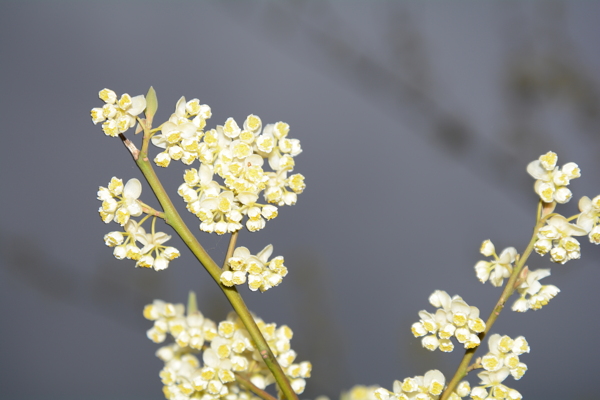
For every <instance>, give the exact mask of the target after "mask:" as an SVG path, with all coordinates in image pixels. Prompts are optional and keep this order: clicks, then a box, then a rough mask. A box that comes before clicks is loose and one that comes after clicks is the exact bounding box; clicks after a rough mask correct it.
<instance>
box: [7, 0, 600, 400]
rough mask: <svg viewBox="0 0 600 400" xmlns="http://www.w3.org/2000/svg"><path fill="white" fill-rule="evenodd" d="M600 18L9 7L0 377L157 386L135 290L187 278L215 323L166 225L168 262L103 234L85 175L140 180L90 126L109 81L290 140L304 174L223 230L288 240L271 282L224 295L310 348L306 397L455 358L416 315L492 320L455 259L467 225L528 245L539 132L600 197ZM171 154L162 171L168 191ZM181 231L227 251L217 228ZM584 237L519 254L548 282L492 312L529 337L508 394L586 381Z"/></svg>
mask: <svg viewBox="0 0 600 400" xmlns="http://www.w3.org/2000/svg"><path fill="white" fill-rule="evenodd" d="M599 18H600V3H598V2H570V3H558V2H553V3H549V2H543V3H542V2H540V3H527V4H522V3H517V2H509V3H508V4H506V3H500V2H486V3H485V4H480V3H477V2H451V3H444V4H441V3H440V4H438V3H433V2H425V3H417V2H409V3H404V2H403V3H397V2H374V3H371V2H369V3H367V2H300V1H296V2H284V3H282V4H279V3H276V2H252V3H250V2H247V3H234V2H224V3H217V2H201V3H197V2H158V1H155V2H117V1H105V2H102V3H99V2H98V3H88V2H82V3H79V2H69V1H62V2H58V1H55V2H51V1H46V2H2V4H1V5H0V59H1V61H0V65H1V72H2V75H1V79H0V85H1V87H0V116H1V119H0V121H1V124H2V134H1V135H2V136H1V137H2V146H0V157H1V158H0V160H1V163H2V164H1V169H0V171H1V172H0V173H1V188H2V189H1V191H2V197H1V199H2V212H0V239H1V254H0V315H1V319H0V338H1V339H2V340H1V342H0V343H1V344H0V397H1V398H3V399H14V400H21V399H23V400H24V399H41V398H44V399H94V400H95V399H160V398H162V393H161V390H160V389H161V383H160V380H159V378H158V371H159V369H160V368H161V362H160V361H159V360H158V359H156V358H155V356H154V351H155V350H156V348H157V347H158V346H157V345H155V344H153V343H151V342H150V341H149V340H148V339H146V337H145V331H146V329H148V328H149V327H150V323H149V322H148V321H146V320H144V319H143V318H142V313H141V312H142V307H143V305H144V304H147V303H150V302H151V301H152V300H153V299H154V298H161V299H164V300H167V301H173V302H181V301H185V299H186V296H187V292H188V291H189V290H195V291H197V292H198V297H199V301H200V307H201V309H202V310H203V311H204V313H205V314H206V315H207V316H209V317H210V318H212V319H215V320H220V319H223V318H224V317H225V315H226V313H227V312H228V311H229V310H230V308H229V305H228V304H227V303H225V299H224V297H223V296H222V295H221V294H220V293H219V291H218V289H217V288H216V287H215V285H214V284H213V282H211V280H210V278H209V276H208V274H207V273H205V272H204V271H203V270H202V268H200V267H199V266H198V265H197V264H196V263H195V262H194V259H193V258H192V257H191V256H190V254H189V252H188V251H186V250H184V249H183V248H181V244H180V242H179V241H178V240H173V241H172V242H173V243H174V245H176V246H177V245H179V247H180V248H181V249H182V253H183V255H182V257H181V258H180V259H178V260H176V261H174V262H173V263H172V265H171V266H170V267H169V268H168V270H166V271H164V272H161V273H156V272H154V271H148V270H139V269H135V268H134V267H133V263H132V262H130V261H117V260H115V259H114V258H113V257H112V254H111V251H110V250H109V249H107V248H106V247H105V246H104V244H103V242H102V236H103V235H104V234H105V233H106V232H108V231H109V230H113V229H114V228H115V227H116V225H109V226H107V225H105V224H103V223H102V222H101V221H100V219H99V217H98V215H97V212H96V210H97V208H98V207H99V202H98V201H97V200H96V199H95V194H96V190H97V187H98V186H99V185H106V184H107V182H108V181H109V179H110V178H111V177H112V176H114V175H116V176H119V177H122V178H123V179H129V178H132V177H141V174H140V173H139V171H138V170H137V169H136V167H135V165H134V164H133V163H132V160H131V158H130V157H129V155H128V153H127V152H126V150H125V148H124V147H123V146H122V145H121V143H120V141H119V140H118V139H111V138H108V137H106V136H104V134H103V133H102V132H101V130H100V127H99V126H93V125H92V123H91V121H90V116H89V111H90V109H91V108H92V107H97V106H99V105H101V101H100V100H99V99H98V98H97V93H98V91H99V90H100V89H102V88H104V87H108V88H111V89H113V90H115V91H116V92H117V93H123V92H127V93H130V94H131V95H137V94H143V93H146V91H147V89H148V87H149V86H150V85H153V86H154V88H155V89H156V91H157V93H158V99H159V112H158V117H157V118H158V119H159V120H164V119H165V118H167V117H168V116H169V115H170V113H172V112H173V109H174V105H175V102H176V101H177V99H178V98H179V96H181V95H185V96H186V97H187V98H193V97H199V98H200V99H201V101H202V102H204V103H207V104H209V105H210V106H211V107H212V110H213V117H212V119H211V120H209V122H208V126H209V127H214V126H215V125H216V124H222V123H223V122H224V121H225V119H226V118H227V117H230V116H231V117H234V118H236V120H238V121H243V119H244V118H245V117H246V115H248V114H250V113H254V114H257V115H259V116H260V117H261V118H262V120H263V121H264V122H265V123H269V122H276V121H279V120H283V121H286V122H288V123H289V124H290V126H291V132H290V136H291V137H293V138H298V139H300V140H301V143H302V146H303V149H304V152H303V153H302V154H301V155H300V156H298V157H297V158H296V165H297V168H296V171H297V172H300V173H302V174H304V175H305V176H306V182H307V189H306V191H305V193H303V194H302V195H300V196H299V201H298V204H297V205H296V206H294V207H291V208H284V209H282V210H280V215H279V217H278V218H277V219H276V220H274V221H272V222H270V223H268V224H267V227H266V229H264V230H263V231H261V232H260V233H255V234H249V233H248V232H247V231H243V232H242V234H241V235H240V239H239V244H240V245H246V246H248V247H249V248H250V250H251V251H252V252H257V251H259V250H260V249H262V247H263V246H264V245H266V244H268V243H273V245H274V247H275V254H281V255H284V256H285V259H286V265H287V266H288V268H289V270H290V273H289V275H288V276H287V277H286V278H285V280H284V282H283V284H282V285H281V286H279V287H277V288H275V289H273V290H271V291H269V292H267V293H265V294H260V293H250V292H249V291H248V290H242V292H243V295H244V296H245V298H246V301H247V302H248V304H249V305H250V307H251V308H252V310H253V311H255V312H256V313H257V314H258V315H260V316H261V317H262V318H264V319H265V320H267V321H273V322H277V323H278V324H284V323H285V324H288V325H289V326H291V327H292V328H293V329H294V331H295V336H294V339H293V341H292V345H293V348H294V349H296V350H297V352H298V353H299V359H300V360H305V359H308V360H311V361H312V362H313V365H314V369H313V378H311V379H310V380H309V381H308V386H307V390H306V392H305V393H304V394H303V395H302V396H301V397H303V398H314V397H316V396H317V395H319V394H326V395H329V396H331V397H332V398H336V397H337V395H338V393H339V392H340V391H341V390H344V389H348V388H349V387H351V386H352V385H353V384H356V383H363V384H380V385H383V386H385V387H387V388H391V386H392V382H393V380H394V379H403V378H404V377H407V376H414V375H422V374H423V373H424V372H426V371H427V370H428V369H432V368H439V369H441V370H442V371H443V372H444V373H446V375H448V376H451V374H452V373H453V371H454V368H455V367H456V365H457V363H458V360H459V358H460V357H461V354H462V352H461V351H460V349H458V348H457V349H456V350H455V351H454V352H453V353H452V354H450V355H446V354H440V353H439V352H435V353H430V352H428V351H426V350H424V349H422V348H421V345H420V341H419V339H415V338H414V337H413V336H412V335H411V333H410V325H411V324H412V323H413V322H414V321H416V320H417V312H418V311H419V310H421V309H429V310H431V309H432V307H431V306H430V305H429V304H428V303H427V298H428V296H429V294H430V293H431V292H433V291H434V290H436V289H442V290H446V291H447V292H448V293H450V294H451V295H453V294H460V295H461V296H462V297H463V298H464V299H465V300H466V301H467V302H468V303H469V304H472V305H477V306H478V307H479V308H480V309H481V312H482V315H483V316H487V315H488V313H489V311H490V309H491V307H492V306H493V304H494V303H495V301H496V300H497V297H498V295H499V292H500V291H499V289H497V288H493V287H491V286H490V285H482V284H480V283H479V282H478V281H477V279H476V278H475V274H474V272H473V265H474V264H475V262H476V261H477V260H479V259H481V258H482V256H481V255H479V253H478V249H479V245H480V243H481V241H482V240H484V239H487V238H490V239H492V240H493V242H494V243H495V244H496V246H497V248H499V250H501V249H503V248H504V247H507V246H515V247H517V249H518V250H519V251H521V250H522V249H523V248H524V246H525V244H526V242H527V240H528V238H529V235H530V232H531V228H532V224H533V219H534V211H535V206H536V196H535V195H534V194H533V191H532V190H531V187H532V184H533V180H532V179H531V178H530V177H529V176H527V174H526V172H525V167H526V165H527V163H528V162H529V161H531V160H533V159H535V158H537V157H538V156H539V155H540V154H542V153H545V152H546V151H548V150H554V151H556V152H557V153H558V155H559V163H560V164H564V163H565V162H568V161H575V162H577V163H578V164H579V165H580V167H581V169H582V171H583V177H582V178H580V179H578V180H576V181H574V182H573V184H572V185H571V188H572V190H573V191H574V193H575V196H576V197H577V198H578V197H580V196H582V195H588V196H595V195H596V194H598V193H599V192H600V174H598V171H599V168H600V158H599V157H598V154H599V150H600V137H599V128H600V116H599V113H598V111H599V109H600V108H599V93H600V73H599V71H600V46H599V40H598V39H599V38H600V24H598V21H599ZM182 171H183V168H182V167H181V164H178V163H174V164H173V165H172V166H171V167H170V168H169V169H168V170H161V171H160V173H161V177H164V179H165V181H166V186H167V187H168V188H170V189H172V190H174V189H175V188H176V187H177V186H178V185H179V183H180V182H181V174H182ZM175 197H176V198H177V197H178V196H176V195H175ZM142 198H143V200H144V201H147V202H148V203H151V204H156V202H155V201H154V200H153V198H152V196H151V194H150V192H149V190H148V189H147V188H146V190H145V192H144V193H143V194H142ZM176 201H179V199H178V198H177V199H176ZM179 204H180V205H182V203H181V202H179ZM563 211H564V213H565V214H569V215H570V214H572V213H574V212H576V205H575V202H572V204H569V205H568V206H567V207H564V208H563ZM190 216H191V215H190V214H188V213H186V217H190ZM188 221H190V223H191V224H193V225H194V226H195V225H196V222H195V221H194V218H188ZM194 229H195V228H194ZM199 237H200V240H201V242H202V243H204V244H205V246H206V248H207V249H208V250H209V251H210V252H212V253H213V254H214V255H215V258H216V259H217V260H219V261H220V260H222V258H223V252H224V248H225V246H226V242H227V239H226V238H224V237H217V236H211V235H207V234H201V233H200V232H199ZM582 242H583V241H582ZM582 247H583V249H582V253H583V258H582V260H579V261H573V262H569V263H568V264H567V265H565V266H560V265H551V263H550V262H549V261H548V258H547V257H546V258H540V257H538V256H535V255H534V256H533V257H532V259H531V262H530V263H529V265H530V267H531V268H542V267H543V268H549V267H551V268H552V276H551V277H549V278H546V279H545V281H547V282H546V283H551V284H555V285H557V286H558V287H559V288H560V289H561V290H562V292H561V293H560V294H559V296H558V297H557V298H556V299H554V300H552V302H551V303H550V305H549V306H548V307H546V308H544V309H543V310H541V311H537V312H532V311H530V312H527V313H525V314H516V313H513V312H510V311H506V312H505V313H503V314H502V315H501V317H500V319H499V321H498V322H497V324H496V325H495V326H494V328H493V331H494V332H498V333H502V334H509V335H513V336H517V335H525V336H526V338H527V339H528V340H529V342H530V345H531V348H532V352H531V353H530V354H528V355H525V356H523V357H522V360H523V361H524V362H525V363H527V365H528V366H529V371H528V372H527V374H526V375H525V377H524V378H523V379H522V380H521V381H518V382H515V381H513V380H512V379H508V380H507V381H506V382H505V383H507V384H508V385H509V386H511V387H514V388H516V389H518V390H519V391H521V393H522V394H523V395H524V396H525V397H526V398H530V399H535V398H547V399H550V398H569V399H592V398H597V382H596V379H595V377H596V376H597V360H598V358H599V357H600V349H599V348H598V346H597V335H598V331H599V328H600V322H599V320H598V314H599V313H598V308H597V307H598V304H599V300H600V294H599V293H598V290H597V286H598V282H599V281H600V280H599V279H600V267H599V265H598V258H599V257H600V248H598V247H594V246H592V245H590V244H589V243H584V244H583V246H582ZM511 303H512V301H511ZM486 347H487V346H486ZM471 382H472V383H473V384H476V383H477V382H478V379H477V378H476V376H473V377H472V379H471Z"/></svg>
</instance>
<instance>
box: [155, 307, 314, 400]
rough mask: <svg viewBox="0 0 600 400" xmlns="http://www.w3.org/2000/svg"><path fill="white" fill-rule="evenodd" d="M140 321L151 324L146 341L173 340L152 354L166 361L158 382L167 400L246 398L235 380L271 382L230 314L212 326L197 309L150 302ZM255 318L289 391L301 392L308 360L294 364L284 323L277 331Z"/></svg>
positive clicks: (264, 384)
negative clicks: (152, 323)
mask: <svg viewBox="0 0 600 400" xmlns="http://www.w3.org/2000/svg"><path fill="white" fill-rule="evenodd" d="M144 317H146V318H147V319H149V320H151V321H154V326H153V327H152V328H151V329H150V330H148V338H150V339H151V340H152V341H153V342H155V343H162V342H163V341H164V340H165V339H166V337H167V335H171V336H172V337H173V338H174V340H175V342H174V343H172V344H170V345H167V346H163V347H161V348H160V349H158V351H157V352H156V355H157V357H158V358H160V359H161V360H162V361H163V362H164V363H165V365H164V368H163V369H162V370H161V372H160V378H161V379H162V382H163V384H164V387H163V392H164V394H165V397H166V398H167V399H170V400H180V399H191V398H194V399H198V398H205V399H219V398H226V399H227V400H237V399H240V400H245V399H250V398H253V395H252V394H251V393H250V392H249V391H247V389H245V388H243V387H242V386H240V385H238V384H237V382H236V379H237V378H236V376H239V377H242V378H243V379H246V380H249V381H250V382H252V384H254V385H255V386H257V387H258V388H260V389H265V388H266V387H267V386H268V385H270V384H271V383H273V382H274V378H273V376H272V375H271V373H270V371H269V370H268V369H267V367H266V365H265V364H264V362H263V361H262V357H261V356H260V354H259V352H258V351H257V350H256V349H255V347H254V345H253V344H252V340H251V338H250V335H249V333H248V331H247V330H246V329H245V328H244V327H243V324H242V322H241V321H240V320H239V318H238V317H237V316H236V315H235V314H233V313H231V314H230V315H229V316H228V317H227V319H226V320H224V321H221V322H219V323H218V324H216V323H215V322H213V321H211V320H210V319H208V318H205V317H204V316H203V315H202V314H201V313H200V312H199V311H191V312H190V311H189V310H188V313H187V314H186V312H185V307H184V306H183V304H171V303H166V302H163V301H161V300H155V301H154V302H153V303H152V304H150V305H147V306H146V307H145V308H144ZM255 320H256V323H257V325H258V327H259V329H260V331H261V333H262V334H263V336H264V337H265V339H266V341H267V343H268V345H269V347H270V348H271V350H272V352H273V354H274V355H275V357H276V358H277V361H278V362H279V364H280V365H281V367H282V368H283V370H284V372H285V374H286V376H287V377H288V379H290V383H291V385H292V388H293V389H294V391H295V392H296V393H298V394H300V393H302V392H303V391H304V388H305V386H306V381H305V379H306V378H309V377H310V373H311V369H312V365H311V364H310V362H308V361H303V362H300V363H296V362H295V359H296V352H295V351H294V350H293V349H292V348H291V347H290V340H291V338H292V336H293V332H292V330H291V329H290V328H289V327H288V326H286V325H282V326H280V327H277V325H276V324H274V323H270V324H267V323H265V322H264V321H263V320H261V319H260V318H255Z"/></svg>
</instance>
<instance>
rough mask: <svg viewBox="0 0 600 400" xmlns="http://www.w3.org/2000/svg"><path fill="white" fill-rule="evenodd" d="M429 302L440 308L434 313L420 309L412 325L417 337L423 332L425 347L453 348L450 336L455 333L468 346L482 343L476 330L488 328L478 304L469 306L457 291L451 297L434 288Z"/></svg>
mask: <svg viewBox="0 0 600 400" xmlns="http://www.w3.org/2000/svg"><path fill="white" fill-rule="evenodd" d="M429 302H430V303H431V305H433V306H434V307H437V308H438V310H437V311H436V312H435V313H434V314H432V313H429V312H427V311H425V310H421V311H419V317H420V318H421V319H420V320H419V321H418V322H415V323H414V324H413V325H412V327H411V330H412V333H413V335H415V337H422V336H423V339H422V340H421V344H422V345H423V347H425V348H426V349H428V350H431V351H433V350H435V349H437V348H439V349H440V350H441V351H443V352H450V351H452V350H453V349H454V344H453V343H452V341H451V340H450V339H451V338H452V337H453V336H454V337H455V338H456V339H457V340H458V342H459V343H462V344H463V345H464V347H465V348H466V349H471V348H474V347H477V346H479V344H480V340H479V337H478V336H477V334H478V333H480V332H483V331H484V330H485V322H484V321H483V320H482V319H481V318H479V309H478V308H477V307H474V306H469V305H468V304H467V303H466V302H465V301H464V300H463V299H462V297H460V296H458V295H455V296H453V297H452V298H451V297H450V296H449V295H448V293H446V292H444V291H443V290H436V291H435V292H433V294H432V295H431V296H430V297H429ZM436 334H437V336H436Z"/></svg>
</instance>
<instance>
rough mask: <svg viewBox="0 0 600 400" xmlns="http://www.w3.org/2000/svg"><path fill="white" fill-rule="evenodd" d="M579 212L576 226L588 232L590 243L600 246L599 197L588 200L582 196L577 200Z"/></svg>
mask: <svg viewBox="0 0 600 400" xmlns="http://www.w3.org/2000/svg"><path fill="white" fill-rule="evenodd" d="M579 210H580V211H581V214H579V217H578V218H577V225H579V226H581V227H582V228H583V229H585V230H586V231H587V232H588V237H589V239H590V242H591V243H595V244H600V227H599V225H598V222H599V221H600V196H596V197H594V198H593V199H592V200H590V198H589V197H587V196H583V197H582V198H581V200H579Z"/></svg>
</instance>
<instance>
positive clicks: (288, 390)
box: [121, 126, 298, 400]
mask: <svg viewBox="0 0 600 400" xmlns="http://www.w3.org/2000/svg"><path fill="white" fill-rule="evenodd" d="M148 132H149V127H148V126H144V140H143V143H142V149H141V150H139V151H138V150H137V149H136V148H135V147H133V149H132V143H131V142H130V141H128V140H127V139H126V138H125V137H124V136H123V135H121V136H122V137H121V139H123V141H124V144H125V145H126V147H127V148H128V150H129V151H130V152H131V154H132V156H133V158H134V160H135V163H136V164H137V166H138V168H139V169H140V171H142V174H143V175H144V177H145V178H146V180H147V181H148V184H149V185H150V187H151V188H152V191H153V192H154V195H155V196H156V198H157V199H158V202H159V203H160V205H161V206H162V208H163V212H164V218H165V222H166V223H167V224H169V225H171V227H172V228H173V229H174V230H175V232H177V234H178V235H179V237H180V238H181V239H182V240H183V242H184V243H185V244H186V245H187V246H188V248H189V249H190V250H191V251H192V253H194V255H195V256H196V258H197V259H198V261H200V263H201V264H202V265H203V266H204V268H205V269H206V271H208V273H209V274H210V276H211V277H212V278H213V279H214V280H215V282H216V283H217V285H219V288H221V290H222V291H223V293H224V294H225V296H226V297H227V299H228V300H229V302H230V303H231V306H232V307H233V309H234V310H235V311H236V313H237V314H238V316H239V317H240V319H241V320H242V323H243V324H244V326H245V327H246V330H247V331H248V333H249V334H250V336H251V337H252V340H253V341H254V344H255V346H256V349H257V350H258V352H259V353H260V355H261V357H262V359H263V361H264V362H265V364H266V365H267V367H268V368H269V370H270V371H271V373H272V374H273V377H274V378H275V380H276V381H277V384H278V385H279V387H280V388H281V391H282V392H283V394H284V396H285V398H286V399H288V400H298V397H297V396H296V393H294V390H293V389H292V386H291V385H290V382H289V380H288V379H287V377H286V376H285V373H284V372H283V369H281V366H280V365H279V363H278V362H277V359H276V358H275V356H274V355H273V352H272V351H271V349H270V348H269V345H268V344H267V342H266V340H265V338H264V337H263V335H262V333H261V332H260V329H259V328H258V326H257V325H256V321H254V318H253V317H252V314H251V313H250V311H249V310H248V307H247V306H246V304H245V303H244V299H242V296H241V295H240V294H239V293H238V291H237V289H236V288H235V287H231V288H229V287H226V286H224V285H223V284H222V283H221V268H219V266H218V265H217V264H216V263H215V261H214V260H213V259H212V257H210V255H209V254H208V253H207V252H206V250H204V247H202V245H201V244H200V243H199V242H198V240H197V239H196V237H195V236H194V234H193V233H192V232H191V231H190V230H189V228H188V227H187V225H186V224H185V222H183V219H182V218H181V216H180V215H179V213H178V212H177V209H176V208H175V206H174V205H173V203H172V202H171V199H170V197H169V195H168V194H167V192H166V191H165V189H164V187H163V185H162V183H161V182H160V180H159V179H158V176H157V175H156V172H155V171H154V169H153V168H152V164H151V163H150V160H149V159H148V141H149V138H150V134H149V133H148Z"/></svg>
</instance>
